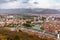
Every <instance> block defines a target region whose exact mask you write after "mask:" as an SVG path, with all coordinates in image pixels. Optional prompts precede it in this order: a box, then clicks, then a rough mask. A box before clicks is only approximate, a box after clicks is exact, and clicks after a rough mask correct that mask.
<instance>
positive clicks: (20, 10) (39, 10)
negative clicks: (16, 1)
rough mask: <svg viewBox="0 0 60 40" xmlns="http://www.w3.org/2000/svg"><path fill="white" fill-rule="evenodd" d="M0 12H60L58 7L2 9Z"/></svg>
mask: <svg viewBox="0 0 60 40" xmlns="http://www.w3.org/2000/svg"><path fill="white" fill-rule="evenodd" d="M0 13H8V14H10V13H13V14H14V13H15V14H21V13H37V14H60V11H59V10H56V9H42V8H40V9H38V8H36V9H24V8H21V9H0Z"/></svg>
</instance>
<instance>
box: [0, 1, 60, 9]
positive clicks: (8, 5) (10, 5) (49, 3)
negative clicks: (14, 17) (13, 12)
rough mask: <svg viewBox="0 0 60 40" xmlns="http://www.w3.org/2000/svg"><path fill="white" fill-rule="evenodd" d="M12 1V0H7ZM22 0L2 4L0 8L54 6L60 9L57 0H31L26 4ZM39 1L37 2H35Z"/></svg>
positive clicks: (59, 3)
mask: <svg viewBox="0 0 60 40" xmlns="http://www.w3.org/2000/svg"><path fill="white" fill-rule="evenodd" d="M6 1H10V0H6ZM21 1H22V0H16V1H12V2H7V3H4V4H0V9H12V8H13V9H14V8H53V9H60V2H56V1H57V0H55V1H54V0H30V1H29V2H27V3H26V4H23V3H21ZM34 2H37V4H34Z"/></svg>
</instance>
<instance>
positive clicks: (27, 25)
mask: <svg viewBox="0 0 60 40" xmlns="http://www.w3.org/2000/svg"><path fill="white" fill-rule="evenodd" d="M23 26H25V27H32V26H31V25H30V24H28V23H26V24H23Z"/></svg>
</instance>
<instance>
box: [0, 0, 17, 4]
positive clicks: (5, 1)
mask: <svg viewBox="0 0 60 40" xmlns="http://www.w3.org/2000/svg"><path fill="white" fill-rule="evenodd" d="M12 1H17V0H0V4H1V3H7V2H12Z"/></svg>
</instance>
